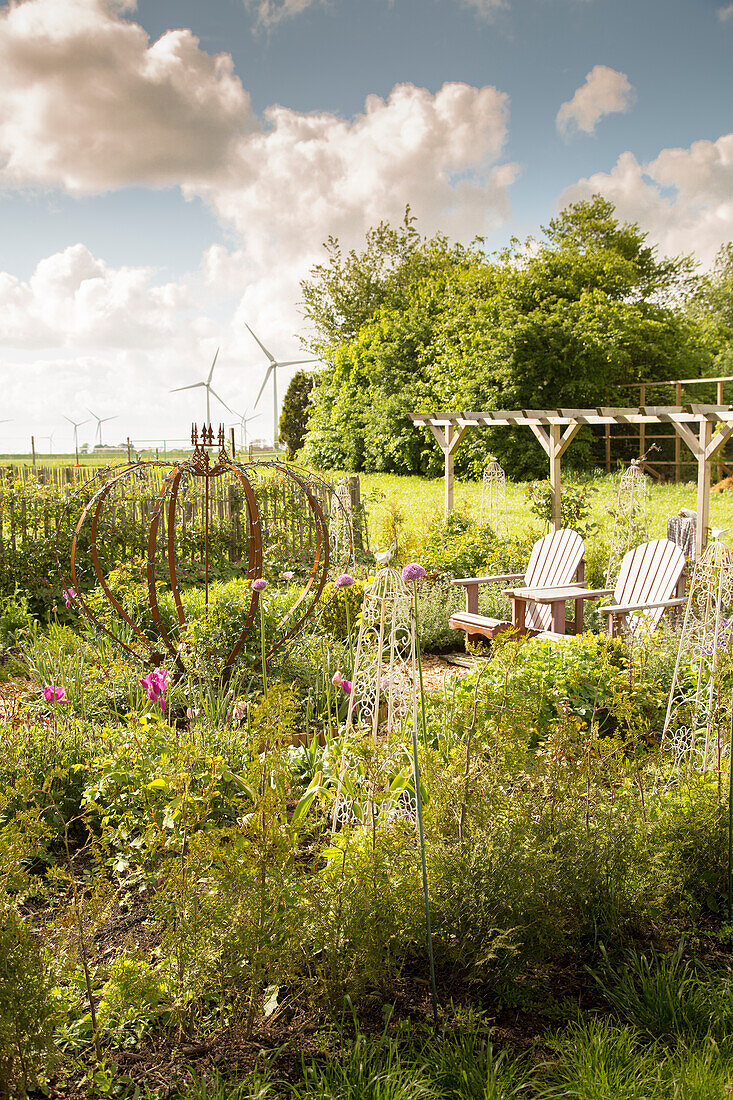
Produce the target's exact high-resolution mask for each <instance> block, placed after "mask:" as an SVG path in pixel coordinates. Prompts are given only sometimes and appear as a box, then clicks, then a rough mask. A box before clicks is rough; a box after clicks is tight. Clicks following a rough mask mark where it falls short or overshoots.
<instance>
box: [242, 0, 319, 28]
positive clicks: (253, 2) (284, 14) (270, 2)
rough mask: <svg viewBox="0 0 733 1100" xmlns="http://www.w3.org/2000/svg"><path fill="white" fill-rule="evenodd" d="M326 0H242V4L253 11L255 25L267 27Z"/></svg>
mask: <svg viewBox="0 0 733 1100" xmlns="http://www.w3.org/2000/svg"><path fill="white" fill-rule="evenodd" d="M326 3H327V0H244V6H245V8H247V9H248V11H252V12H254V13H255V15H256V17H257V19H256V25H257V26H258V27H264V28H266V29H269V28H270V27H274V26H275V25H276V24H277V23H281V22H282V21H283V20H284V19H291V18H292V17H293V16H294V15H300V14H301V12H304V11H305V10H306V8H311V7H313V5H314V4H317V5H319V6H323V5H325V4H326Z"/></svg>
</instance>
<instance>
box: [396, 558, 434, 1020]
mask: <svg viewBox="0 0 733 1100" xmlns="http://www.w3.org/2000/svg"><path fill="white" fill-rule="evenodd" d="M424 576H425V570H424V569H423V567H422V566H421V565H418V563H417V562H411V563H410V564H409V565H406V566H405V568H404V569H403V570H402V580H403V581H404V582H405V584H409V585H410V586H411V588H412V612H413V617H414V630H413V638H414V646H415V652H416V655H417V667H418V669H419V672H420V724H421V726H422V735H423V743H424V745H425V747H426V748H427V743H428V735H427V728H426V723H425V687H424V685H423V679H422V654H421V652H420V638H419V634H418V608H417V582H418V581H421V580H422V579H423V578H424ZM412 775H413V779H414V782H415V804H416V808H417V829H418V840H419V842H420V863H421V869H422V886H423V900H424V904H425V926H426V929H427V944H428V959H429V962H430V995H431V999H432V1002H433V1021H434V1023H435V1026H436V1027H437V1026H438V990H437V987H436V984H435V959H434V957H433V929H432V925H431V922H430V895H429V893H428V866H427V860H426V858H425V830H424V828H423V817H422V788H421V784H420V760H419V753H418V748H417V723H416V722H415V716H414V714H413V721H412Z"/></svg>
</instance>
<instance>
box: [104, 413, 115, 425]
mask: <svg viewBox="0 0 733 1100" xmlns="http://www.w3.org/2000/svg"><path fill="white" fill-rule="evenodd" d="M118 415H119V413H115V415H114V416H103V417H102V419H101V420H100V424H106V423H107V421H108V420H116V419H117V417H118Z"/></svg>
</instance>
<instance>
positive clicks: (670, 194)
mask: <svg viewBox="0 0 733 1100" xmlns="http://www.w3.org/2000/svg"><path fill="white" fill-rule="evenodd" d="M595 192H600V193H601V194H603V195H605V196H606V197H607V198H609V199H611V200H612V201H613V202H614V203H615V204H616V209H617V211H618V213H619V215H620V216H621V217H622V218H624V219H625V220H627V221H635V222H638V223H639V225H640V226H641V227H642V229H644V230H646V231H647V232H648V233H649V234H650V237H651V239H652V240H653V241H654V242H655V243H657V244H659V246H660V247H661V249H662V251H663V252H665V253H668V254H670V255H676V254H678V253H687V252H694V253H695V254H696V255H697V256H698V257H699V259H700V260H701V261H702V262H703V264H709V263H710V262H711V261H712V259H713V257H714V255H715V253H716V252H717V250H718V248H719V247H720V245H721V244H723V243H724V242H725V241H729V240H731V239H733V134H724V135H723V136H722V137H720V138H718V140H717V141H695V142H693V143H692V145H690V146H689V148H687V149H663V150H662V151H661V152H660V153H659V155H658V156H657V157H656V158H655V159H654V160H652V161H650V162H649V163H648V164H645V165H644V164H640V163H639V162H638V161H637V159H636V157H635V156H634V155H633V154H632V153H630V152H626V153H623V154H622V155H621V156H620V157H619V159H618V161H617V163H616V165H615V166H614V168H613V169H612V170H611V171H610V172H597V173H596V174H594V175H592V176H590V177H589V178H587V179H582V180H580V181H579V182H578V183H577V184H575V185H574V186H573V187H571V188H569V189H568V190H567V191H565V193H564V194H563V195H562V198H561V204H562V205H565V204H566V203H568V202H575V201H577V200H579V199H584V198H588V197H589V196H590V195H592V194H594V193H595Z"/></svg>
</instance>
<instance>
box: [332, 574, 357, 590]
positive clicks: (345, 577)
mask: <svg viewBox="0 0 733 1100" xmlns="http://www.w3.org/2000/svg"><path fill="white" fill-rule="evenodd" d="M353 583H354V578H353V577H350V576H349V574H348V573H342V574H341V576H340V577H337V578H336V580H335V581H334V582H333V586H334V588H348V587H349V585H352V584H353Z"/></svg>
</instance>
